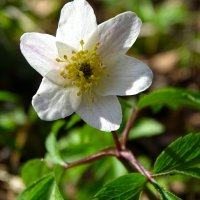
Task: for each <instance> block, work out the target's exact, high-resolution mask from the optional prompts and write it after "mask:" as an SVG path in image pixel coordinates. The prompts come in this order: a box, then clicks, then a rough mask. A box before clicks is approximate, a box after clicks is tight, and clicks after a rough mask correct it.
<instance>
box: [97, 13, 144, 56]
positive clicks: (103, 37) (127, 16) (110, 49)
mask: <svg viewBox="0 0 200 200" xmlns="http://www.w3.org/2000/svg"><path fill="white" fill-rule="evenodd" d="M141 24H142V22H141V20H140V18H138V17H137V15H136V14H135V13H133V12H125V13H122V14H120V15H117V16H116V17H114V18H112V19H110V20H108V21H106V22H104V23H102V24H100V25H99V26H98V31H99V37H100V49H99V51H100V54H101V56H102V57H105V56H108V55H111V54H113V53H123V54H125V53H126V52H127V51H128V49H129V48H130V47H131V46H132V45H133V43H134V42H135V40H136V39H137V37H138V35H139V32H140V27H141Z"/></svg>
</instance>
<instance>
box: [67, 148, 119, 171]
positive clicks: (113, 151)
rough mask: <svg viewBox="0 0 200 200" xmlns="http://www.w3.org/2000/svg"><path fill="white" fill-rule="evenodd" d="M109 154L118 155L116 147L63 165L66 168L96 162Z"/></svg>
mask: <svg viewBox="0 0 200 200" xmlns="http://www.w3.org/2000/svg"><path fill="white" fill-rule="evenodd" d="M107 156H118V152H117V151H116V149H115V148H109V149H104V150H102V151H100V152H97V153H95V154H92V155H90V156H88V157H85V158H83V159H80V160H77V161H74V162H71V163H65V165H64V166H63V167H65V168H66V169H69V168H72V167H75V166H79V165H83V164H88V163H91V162H94V161H96V160H99V159H100V158H103V157H107Z"/></svg>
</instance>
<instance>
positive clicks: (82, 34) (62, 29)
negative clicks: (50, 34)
mask: <svg viewBox="0 0 200 200" xmlns="http://www.w3.org/2000/svg"><path fill="white" fill-rule="evenodd" d="M96 30H97V23H96V17H95V14H94V11H93V9H92V7H91V6H90V5H89V3H88V2H87V1H85V0H74V1H73V2H70V3H67V4H66V5H65V6H64V7H63V8H62V11H61V16H60V20H59V24H58V29H57V33H56V38H57V40H58V41H61V42H63V43H66V44H68V45H70V46H72V47H73V48H75V49H77V50H79V49H80V48H81V46H80V40H84V42H85V43H87V42H88V40H89V38H90V37H91V35H92V34H93V33H94V32H95V31H96Z"/></svg>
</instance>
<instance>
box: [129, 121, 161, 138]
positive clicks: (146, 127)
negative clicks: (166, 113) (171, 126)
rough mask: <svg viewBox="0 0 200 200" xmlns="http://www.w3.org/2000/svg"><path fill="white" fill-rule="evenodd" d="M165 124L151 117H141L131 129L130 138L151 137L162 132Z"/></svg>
mask: <svg viewBox="0 0 200 200" xmlns="http://www.w3.org/2000/svg"><path fill="white" fill-rule="evenodd" d="M163 131H164V126H163V125H162V124H161V123H159V122H158V121H156V120H154V119H150V118H144V119H141V120H140V121H139V122H138V123H137V124H136V125H135V126H134V127H133V128H132V129H131V131H130V135H129V139H135V138H140V137H151V136H155V135H159V134H162V133H163Z"/></svg>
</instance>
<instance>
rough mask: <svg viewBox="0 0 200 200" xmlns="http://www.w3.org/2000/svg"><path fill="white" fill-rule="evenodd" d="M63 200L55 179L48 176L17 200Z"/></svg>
mask: <svg viewBox="0 0 200 200" xmlns="http://www.w3.org/2000/svg"><path fill="white" fill-rule="evenodd" d="M41 199H42V200H63V198H62V196H61V194H60V191H59V189H58V186H57V184H56V181H55V178H54V176H53V175H52V174H49V175H46V176H44V177H42V178H41V179H39V180H38V181H37V182H35V183H33V184H32V185H30V187H28V188H27V189H26V190H25V191H24V192H23V193H21V195H19V196H18V197H17V200H41Z"/></svg>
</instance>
